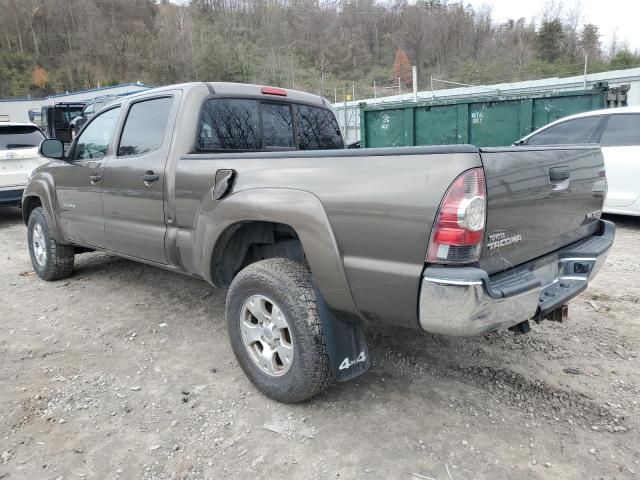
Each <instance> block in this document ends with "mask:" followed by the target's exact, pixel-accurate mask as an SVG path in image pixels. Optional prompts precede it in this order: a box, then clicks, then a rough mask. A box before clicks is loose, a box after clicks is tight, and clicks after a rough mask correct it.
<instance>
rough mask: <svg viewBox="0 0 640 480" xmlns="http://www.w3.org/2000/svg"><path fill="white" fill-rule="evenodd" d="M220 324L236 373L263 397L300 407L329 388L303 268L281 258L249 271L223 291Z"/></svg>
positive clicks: (326, 362)
mask: <svg viewBox="0 0 640 480" xmlns="http://www.w3.org/2000/svg"><path fill="white" fill-rule="evenodd" d="M226 320H227V329H228V331H229V340H230V342H231V347H232V348H233V351H234V353H235V356H236V359H237V360H238V363H239V364H240V367H241V368H242V370H243V371H244V373H245V374H246V375H247V377H248V378H249V380H251V382H252V383H253V384H254V385H255V386H256V387H257V388H258V389H259V390H260V391H261V392H262V393H264V394H265V395H267V396H268V397H270V398H273V399H274V400H278V401H280V402H286V403H294V402H301V401H304V400H307V399H309V398H311V397H313V396H315V395H317V394H318V393H320V392H322V391H323V390H325V389H326V388H327V387H328V386H329V384H330V383H331V381H332V376H331V370H330V366H329V357H328V355H327V351H326V347H325V344H324V337H323V334H322V327H321V324H320V315H319V312H318V306H317V303H316V295H315V291H314V288H313V283H312V281H311V272H310V271H309V268H308V267H306V266H304V265H302V264H300V263H298V262H295V261H293V260H289V259H284V258H275V259H268V260H263V261H260V262H256V263H253V264H251V265H249V266H248V267H246V268H245V269H243V270H242V271H241V272H240V273H238V275H237V276H236V277H235V278H234V280H233V282H232V283H231V286H230V287H229V291H228V293H227V304H226Z"/></svg>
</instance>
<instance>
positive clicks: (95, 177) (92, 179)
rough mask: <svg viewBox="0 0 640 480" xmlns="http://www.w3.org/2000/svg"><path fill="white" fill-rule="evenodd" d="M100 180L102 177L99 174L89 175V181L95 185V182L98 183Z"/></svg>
mask: <svg viewBox="0 0 640 480" xmlns="http://www.w3.org/2000/svg"><path fill="white" fill-rule="evenodd" d="M100 180H102V177H101V176H100V175H91V176H90V177H89V181H90V182H91V185H95V184H96V183H98V182H99V181H100Z"/></svg>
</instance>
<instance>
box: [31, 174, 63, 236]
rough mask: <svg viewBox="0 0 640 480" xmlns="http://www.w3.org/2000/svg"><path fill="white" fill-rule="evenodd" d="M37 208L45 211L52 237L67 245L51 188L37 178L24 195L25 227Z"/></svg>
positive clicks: (32, 181)
mask: <svg viewBox="0 0 640 480" xmlns="http://www.w3.org/2000/svg"><path fill="white" fill-rule="evenodd" d="M37 207H42V209H43V210H44V215H45V218H46V220H47V226H48V228H49V233H50V235H51V236H52V237H53V238H55V239H56V241H58V242H60V243H66V242H65V240H64V237H63V235H62V232H61V231H60V229H59V228H58V222H57V217H56V215H55V213H54V206H53V196H52V195H51V188H50V186H49V184H48V183H47V182H45V181H44V180H42V179H37V178H36V179H32V180H31V181H30V182H29V184H28V185H27V187H26V188H25V190H24V193H23V195H22V219H23V221H24V223H25V225H28V223H29V216H30V215H31V212H33V210H34V209H35V208H37Z"/></svg>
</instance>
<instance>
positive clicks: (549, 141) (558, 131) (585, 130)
mask: <svg viewBox="0 0 640 480" xmlns="http://www.w3.org/2000/svg"><path fill="white" fill-rule="evenodd" d="M600 118H601V117H600V116H593V117H584V118H576V119H575V120H567V121H566V122H562V123H559V124H557V125H554V126H553V127H549V128H547V129H546V130H543V131H541V132H540V133H538V134H536V135H534V136H533V137H531V138H529V140H527V145H564V144H574V143H589V141H590V140H591V135H592V134H593V131H594V130H595V129H596V127H597V126H598V123H599V122H600Z"/></svg>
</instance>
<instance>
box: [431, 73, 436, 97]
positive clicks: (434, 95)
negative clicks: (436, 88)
mask: <svg viewBox="0 0 640 480" xmlns="http://www.w3.org/2000/svg"><path fill="white" fill-rule="evenodd" d="M434 98H436V94H435V93H433V74H431V100H433V99H434Z"/></svg>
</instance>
